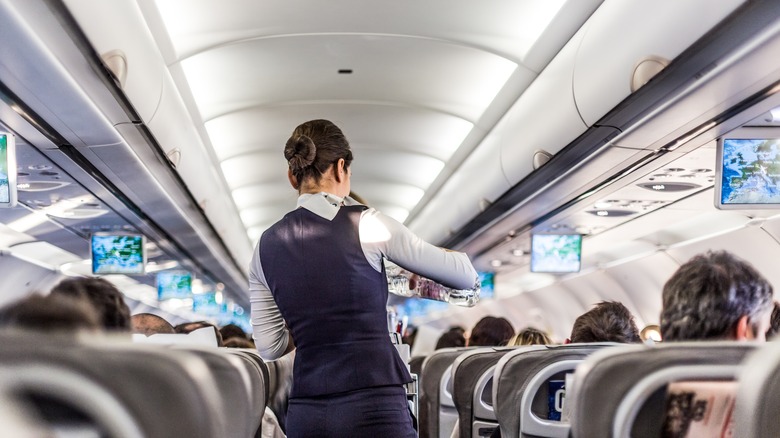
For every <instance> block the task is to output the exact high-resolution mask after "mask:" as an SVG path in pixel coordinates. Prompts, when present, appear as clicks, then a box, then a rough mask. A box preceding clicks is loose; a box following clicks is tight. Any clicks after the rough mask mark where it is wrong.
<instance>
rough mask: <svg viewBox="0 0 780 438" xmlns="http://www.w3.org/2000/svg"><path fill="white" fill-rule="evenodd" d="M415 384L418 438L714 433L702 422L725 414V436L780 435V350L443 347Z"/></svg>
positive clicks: (734, 346) (737, 346)
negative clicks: (727, 425)
mask: <svg viewBox="0 0 780 438" xmlns="http://www.w3.org/2000/svg"><path fill="white" fill-rule="evenodd" d="M567 375H568V377H567ZM565 382H568V385H569V387H568V388H562V387H563V386H564V383H565ZM420 383H421V386H420V387H421V394H420V411H421V417H420V436H421V437H431V438H449V437H450V436H452V432H453V428H454V427H455V425H456V420H458V421H457V424H458V427H459V429H458V435H459V436H460V437H461V438H467V437H474V438H476V437H488V436H491V434H492V433H493V431H494V430H495V428H496V427H500V431H501V436H503V437H521V438H535V437H569V436H573V437H574V438H605V437H613V438H624V437H636V438H650V437H652V438H657V437H660V436H686V435H685V434H684V433H683V432H680V431H681V430H682V431H684V430H686V429H687V430H688V431H689V433H693V434H694V435H687V436H710V435H701V433H703V432H702V430H703V427H704V425H705V424H708V423H709V424H718V420H719V418H726V417H730V418H732V419H733V420H732V421H731V423H730V424H731V427H732V429H733V435H731V436H739V437H757V438H764V437H776V436H778V432H777V431H778V430H780V416H778V415H777V414H776V412H777V410H778V408H780V343H768V344H754V343H737V342H728V341H722V342H694V343H669V344H658V345H655V346H646V345H624V344H609V343H605V344H569V345H560V346H524V347H501V348H458V349H443V350H438V351H436V352H434V353H433V354H432V355H430V356H428V357H427V358H425V360H424V362H423V364H422V366H421V367H420ZM670 391H671V392H672V393H674V394H675V395H674V396H670V394H669V392H670ZM564 395H565V398H563V396H564ZM672 399H674V400H672ZM734 399H736V403H734ZM562 400H565V405H564V406H565V409H563V411H564V412H562V413H561V412H558V411H555V412H553V409H554V406H555V407H557V408H560V403H561V401H562ZM670 400H671V401H670ZM702 400H704V401H702ZM707 400H709V401H707ZM556 403H557V404H558V405H557V406H556ZM670 406H671V408H670ZM730 406H731V407H733V411H732V410H731V408H730ZM719 409H720V410H719ZM551 413H552V414H551ZM668 413H672V415H668ZM556 415H562V417H561V419H560V420H557V419H554V417H555V416H556ZM724 421H725V420H724ZM726 423H729V422H728V421H726ZM696 428H698V429H696ZM697 430H698V432H697ZM713 436H714V435H713ZM717 436H720V435H717Z"/></svg>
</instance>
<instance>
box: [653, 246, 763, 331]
mask: <svg viewBox="0 0 780 438" xmlns="http://www.w3.org/2000/svg"><path fill="white" fill-rule="evenodd" d="M772 305H773V303H772V286H771V285H770V284H769V282H768V281H767V280H766V279H765V278H764V277H763V276H762V275H761V274H760V273H759V272H758V271H756V270H755V268H753V266H751V265H750V264H749V263H747V262H746V261H744V260H742V259H740V258H738V257H736V256H734V255H733V254H730V253H728V252H726V251H709V252H707V253H705V254H700V255H697V256H695V257H693V258H692V259H691V260H689V261H688V262H686V263H685V264H683V265H682V266H680V268H679V269H678V270H677V272H675V273H674V275H672V277H671V278H670V279H669V280H668V281H667V282H666V284H665V285H664V289H663V309H662V311H661V335H662V337H663V340H664V341H692V340H716V339H735V340H751V339H754V340H761V341H763V340H765V333H766V331H767V329H768V328H769V318H770V315H771V311H772Z"/></svg>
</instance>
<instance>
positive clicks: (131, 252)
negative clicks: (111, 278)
mask: <svg viewBox="0 0 780 438" xmlns="http://www.w3.org/2000/svg"><path fill="white" fill-rule="evenodd" d="M144 262H145V257H144V237H143V236H140V235H116V234H113V235H112V234H106V235H103V234H93V235H92V273H93V274H143V273H144V268H145V267H144Z"/></svg>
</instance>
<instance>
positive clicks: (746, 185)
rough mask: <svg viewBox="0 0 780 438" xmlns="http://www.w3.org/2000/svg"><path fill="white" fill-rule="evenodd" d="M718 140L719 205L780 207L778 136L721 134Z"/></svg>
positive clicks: (717, 190) (717, 183) (779, 149)
mask: <svg viewBox="0 0 780 438" xmlns="http://www.w3.org/2000/svg"><path fill="white" fill-rule="evenodd" d="M718 144H719V149H718V168H717V179H716V190H715V192H716V196H717V198H716V205H717V206H718V208H756V207H763V208H770V207H771V208H778V207H780V139H777V138H724V139H721V140H720V141H719V142H718Z"/></svg>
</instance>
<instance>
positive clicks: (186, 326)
mask: <svg viewBox="0 0 780 438" xmlns="http://www.w3.org/2000/svg"><path fill="white" fill-rule="evenodd" d="M204 327H211V328H213V329H214V332H215V335H216V337H217V345H218V346H220V347H222V346H223V345H224V341H223V340H222V334H221V333H220V332H219V329H218V328H217V326H215V325H214V324H212V323H210V322H206V321H195V322H185V323H182V324H179V325H177V326H175V327H174V328H173V330H174V331H175V332H176V333H181V334H185V335H186V334H189V333H191V332H194V331H195V330H198V329H202V328H204Z"/></svg>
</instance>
